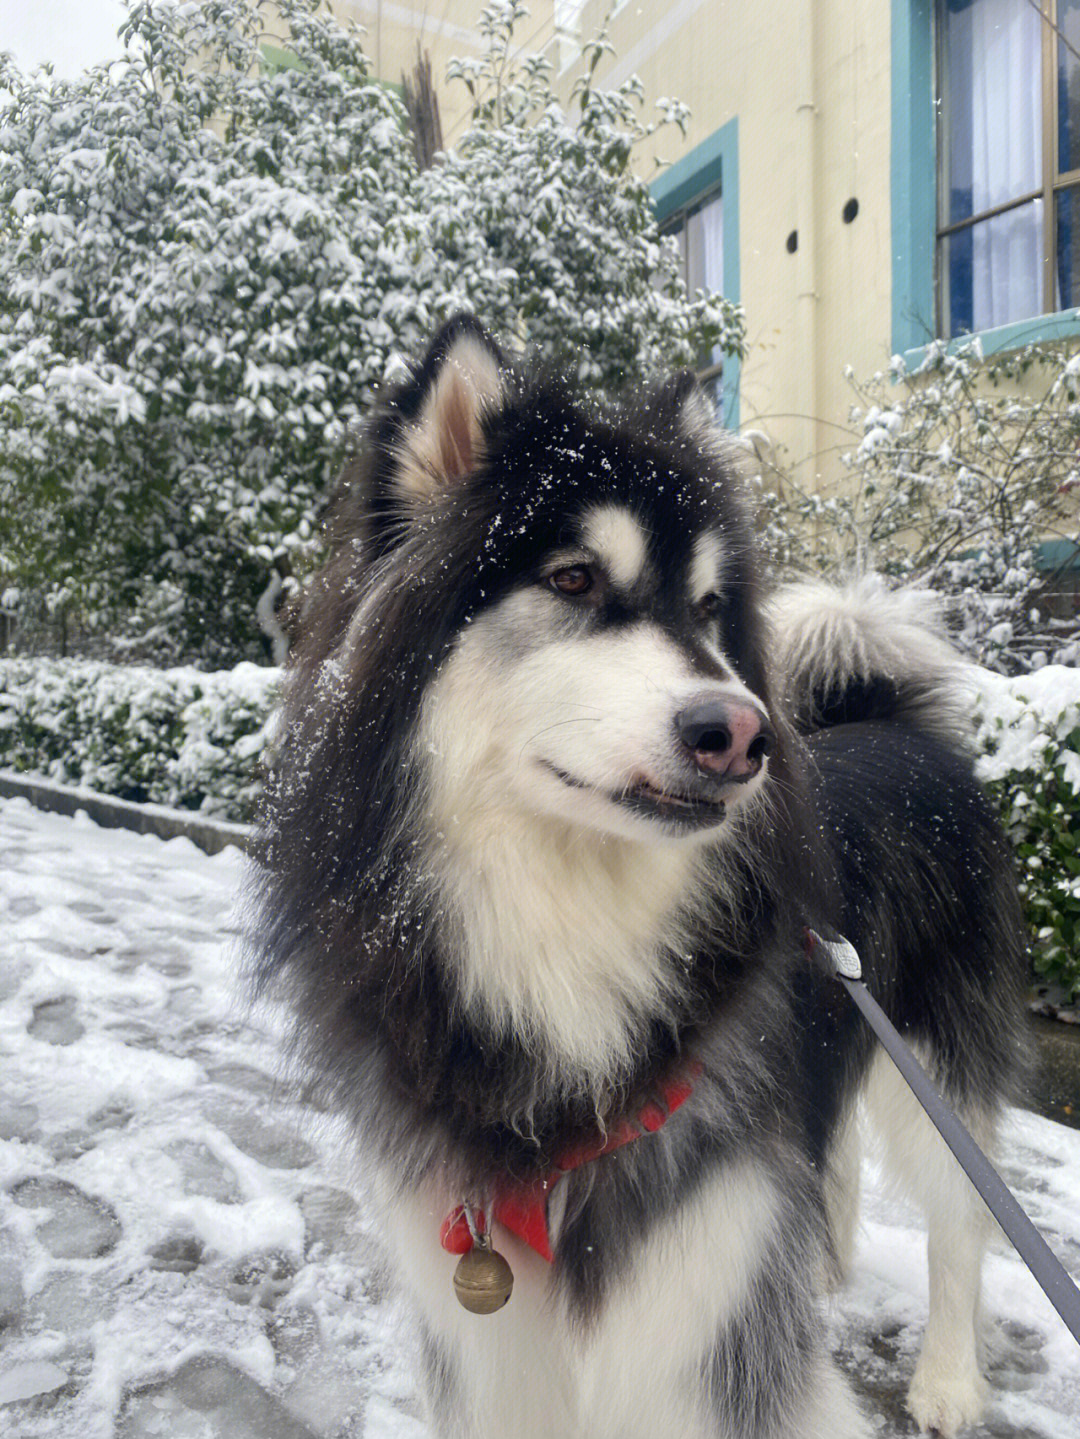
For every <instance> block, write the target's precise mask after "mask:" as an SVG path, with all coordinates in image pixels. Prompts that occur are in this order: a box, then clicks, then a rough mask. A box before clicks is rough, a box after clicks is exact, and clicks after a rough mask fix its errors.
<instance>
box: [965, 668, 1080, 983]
mask: <svg viewBox="0 0 1080 1439" xmlns="http://www.w3.org/2000/svg"><path fill="white" fill-rule="evenodd" d="M976 719H977V732H976V737H977V745H978V749H979V760H978V765H977V769H978V774H979V777H980V779H982V780H983V782H984V783H985V784H987V785H988V786H989V788H990V790H991V792H992V793H993V794H994V796H995V798H996V799H997V801H998V803H999V804H1000V806H1001V810H1002V817H1003V819H1004V821H1005V826H1006V829H1007V830H1008V833H1009V836H1010V838H1011V839H1012V842H1013V846H1014V850H1015V853H1016V859H1017V868H1018V874H1019V879H1020V889H1021V893H1022V895H1023V898H1024V903H1025V906H1026V909H1027V915H1028V920H1029V922H1030V924H1031V928H1032V933H1033V935H1034V937H1035V956H1034V958H1035V968H1036V970H1037V971H1038V972H1039V973H1040V974H1043V975H1045V976H1046V977H1047V978H1048V979H1050V980H1053V981H1056V982H1057V983H1058V984H1060V985H1061V987H1062V989H1063V990H1064V992H1065V996H1066V999H1071V998H1074V997H1076V996H1078V995H1080V670H1075V669H1068V668H1065V667H1064V666H1060V665H1048V666H1046V667H1045V668H1044V669H1040V670H1038V671H1037V672H1035V673H1033V674H1027V675H1018V676H1016V677H1015V678H1012V679H1006V678H1004V677H1003V676H1001V675H996V674H992V673H990V672H989V671H983V672H982V673H981V677H980V681H979V692H978V699H977V705H976Z"/></svg>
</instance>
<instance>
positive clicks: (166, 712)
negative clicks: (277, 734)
mask: <svg viewBox="0 0 1080 1439" xmlns="http://www.w3.org/2000/svg"><path fill="white" fill-rule="evenodd" d="M280 680H281V671H280V670H277V669H270V668H263V667H260V666H259V665H253V664H240V665H237V666H236V668H235V669H231V670H220V671H217V672H211V673H207V672H205V671H202V670H197V669H192V668H190V667H183V668H177V669H168V670H156V669H150V668H147V667H144V666H140V665H130V666H124V665H108V664H102V663H100V662H97V661H93V660H53V659H40V658H38V659H4V660H0V765H4V766H7V767H8V768H12V769H16V770H20V771H32V772H34V773H37V774H43V775H46V776H47V777H48V778H50V779H54V780H58V781H60V782H61V783H63V784H80V785H85V786H86V787H88V788H90V789H96V790H100V791H102V792H103V793H105V794H113V795H119V796H120V797H121V798H123V799H129V800H135V801H138V802H145V801H151V802H153V803H155V804H166V805H172V806H175V807H178V808H182V809H192V810H199V811H201V812H202V813H204V814H207V815H214V816H218V817H221V818H227V819H235V820H245V819H250V818H251V816H252V812H253V810H254V806H255V803H256V801H257V799H258V794H259V790H260V786H261V778H260V773H261V772H260V757H261V756H262V754H263V752H264V751H265V749H266V746H267V741H268V734H269V725H270V719H271V712H272V710H273V707H274V704H275V701H276V698H277V691H278V686H279V684H280Z"/></svg>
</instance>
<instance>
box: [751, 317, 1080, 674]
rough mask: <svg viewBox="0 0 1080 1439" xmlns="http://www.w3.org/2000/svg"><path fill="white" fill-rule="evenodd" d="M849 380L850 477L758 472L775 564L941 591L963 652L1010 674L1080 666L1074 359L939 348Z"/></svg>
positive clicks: (1059, 351)
mask: <svg viewBox="0 0 1080 1439" xmlns="http://www.w3.org/2000/svg"><path fill="white" fill-rule="evenodd" d="M849 378H850V377H849ZM852 383H853V384H854V388H855V391H856V397H857V403H856V405H855V407H854V408H853V410H852V412H851V420H852V425H853V428H854V431H855V437H856V443H855V445H854V446H853V448H852V449H851V450H849V451H847V452H846V453H845V454H844V455H843V456H842V459H843V462H844V464H845V466H846V468H847V477H846V478H845V480H844V481H843V482H841V483H840V484H839V485H838V486H836V487H835V488H834V489H833V490H832V491H830V492H824V493H812V492H808V491H805V490H803V489H800V488H799V487H798V486H796V485H795V483H794V482H793V480H792V479H791V477H790V476H788V475H786V474H784V473H782V472H781V470H780V469H776V470H774V471H773V472H772V473H771V474H770V473H767V474H766V475H765V476H764V479H765V481H767V482H770V483H767V484H766V485H765V486H764V487H763V499H764V501H765V504H766V507H767V511H768V515H767V520H768V523H767V538H768V540H769V542H770V548H771V549H772V551H773V553H774V555H775V556H776V558H777V559H778V560H779V562H780V563H781V565H790V566H803V567H805V566H806V565H807V564H810V565H814V566H816V567H818V568H820V569H822V570H824V571H826V572H827V573H830V572H835V571H836V570H838V569H839V570H856V571H862V570H867V569H869V570H876V571H877V572H879V573H881V574H887V575H892V576H895V577H897V578H899V579H903V580H907V581H914V582H917V583H918V584H920V585H922V586H925V587H929V588H932V589H935V590H938V591H939V592H940V593H941V594H942V595H943V596H944V599H945V604H946V609H947V611H948V613H949V617H950V620H951V621H952V625H953V628H954V630H955V632H956V635H957V639H958V641H959V643H960V644H961V646H962V647H963V648H964V649H965V650H966V651H967V652H968V653H969V654H970V655H971V657H972V658H973V659H975V660H976V661H978V662H979V663H980V664H984V665H988V666H990V667H991V668H993V669H996V670H1000V671H1002V672H1004V673H1009V674H1014V673H1017V672H1018V671H1022V670H1026V669H1031V668H1037V667H1038V666H1039V665H1041V664H1046V663H1047V662H1048V661H1050V662H1054V661H1057V662H1059V663H1066V664H1072V663H1074V662H1075V661H1076V659H1077V657H1078V655H1080V647H1078V645H1077V642H1076V635H1077V628H1078V627H1077V622H1076V618H1075V616H1074V614H1073V609H1074V603H1073V601H1072V597H1071V589H1072V580H1071V579H1070V573H1071V570H1070V567H1073V568H1074V567H1075V565H1076V560H1077V556H1078V553H1080V550H1078V545H1077V541H1078V533H1080V524H1078V520H1077V507H1076V496H1075V494H1074V491H1075V490H1076V488H1077V485H1078V484H1080V454H1078V449H1080V355H1077V354H1076V353H1075V352H1074V349H1073V348H1072V347H1070V346H1068V345H1065V344H1041V345H1034V344H1032V345H1027V346H1024V347H1022V348H1020V349H1017V350H1012V351H1005V352H1003V353H1000V354H996V355H992V356H990V357H989V358H986V359H984V357H983V354H982V350H981V347H980V344H979V341H978V339H971V340H968V341H965V342H963V343H961V344H959V345H956V346H953V347H952V348H950V347H949V346H948V345H946V344H945V343H944V342H941V341H937V342H935V343H933V344H931V345H930V346H929V347H928V348H927V351H926V354H925V357H924V359H923V360H922V363H921V364H920V366H919V367H918V369H917V370H915V371H912V372H909V371H908V370H907V368H906V367H905V365H904V362H903V361H902V360H901V359H900V358H899V357H897V358H896V359H894V360H893V363H892V367H891V369H890V372H889V373H888V374H877V375H875V376H874V377H873V378H872V379H871V380H870V381H869V382H867V383H865V384H858V383H855V382H854V380H852ZM773 480H775V482H776V483H775V484H773V483H771V481H773ZM1053 540H1057V541H1059V542H1064V543H1059V545H1058V547H1057V550H1056V551H1055V549H1054V547H1053V545H1051V546H1049V547H1048V545H1047V541H1053ZM1055 565H1059V566H1062V568H1061V569H1060V571H1058V572H1055V568H1054V567H1055ZM1061 581H1065V583H1060V582H1061ZM1056 590H1061V591H1063V592H1064V593H1063V595H1062V597H1061V599H1060V600H1058V601H1055V597H1054V592H1055V591H1056ZM1055 610H1056V611H1057V613H1055Z"/></svg>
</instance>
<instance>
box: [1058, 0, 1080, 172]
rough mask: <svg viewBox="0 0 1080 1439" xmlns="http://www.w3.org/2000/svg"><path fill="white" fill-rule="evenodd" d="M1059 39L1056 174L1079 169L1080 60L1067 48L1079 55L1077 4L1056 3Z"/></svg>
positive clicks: (1063, 0) (1071, 0)
mask: <svg viewBox="0 0 1080 1439" xmlns="http://www.w3.org/2000/svg"><path fill="white" fill-rule="evenodd" d="M1057 23H1058V29H1059V30H1060V31H1061V32H1062V34H1063V35H1064V36H1065V39H1066V40H1067V41H1068V45H1063V44H1062V42H1061V40H1060V38H1058V37H1055V40H1054V43H1055V45H1056V46H1057V52H1058V173H1059V174H1064V173H1065V172H1066V171H1068V170H1076V169H1080V60H1078V59H1077V58H1076V56H1075V55H1074V54H1073V53H1072V51H1071V50H1070V49H1069V48H1068V47H1069V45H1071V46H1072V47H1073V50H1077V51H1080V0H1058V13H1057Z"/></svg>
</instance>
